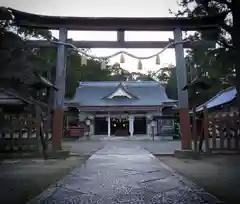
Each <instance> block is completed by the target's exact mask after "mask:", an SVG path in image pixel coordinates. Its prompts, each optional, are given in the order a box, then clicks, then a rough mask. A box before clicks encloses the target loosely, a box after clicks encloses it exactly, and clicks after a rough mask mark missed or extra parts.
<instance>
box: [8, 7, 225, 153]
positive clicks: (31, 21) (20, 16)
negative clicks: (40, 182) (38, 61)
mask: <svg viewBox="0 0 240 204" xmlns="http://www.w3.org/2000/svg"><path fill="white" fill-rule="evenodd" d="M7 9H9V10H11V12H12V14H13V15H14V23H15V25H17V26H21V27H33V28H39V29H54V30H59V42H60V43H52V42H50V41H42V40H38V41H27V42H26V46H29V47H57V61H56V80H55V86H56V87H57V88H58V91H55V93H54V116H53V133H52V134H53V135H52V142H53V149H54V150H60V149H61V140H62V135H63V117H64V95H65V78H66V47H67V45H66V44H67V43H71V44H73V45H74V46H75V47H79V48H165V47H166V46H167V45H168V44H169V42H168V41H146V42H144V41H141V42H138V41H125V39H124V37H125V36H124V32H125V31H173V33H174V41H175V42H181V41H182V40H183V39H182V31H197V30H211V29H216V28H217V27H218V26H219V25H220V24H221V23H222V22H223V20H224V19H225V17H226V13H221V14H218V15H215V16H207V17H206V16H205V17H193V18H188V17H181V18H175V17H168V18H160V17H159V18H89V17H88V18H87V17H60V16H43V15H36V14H31V13H26V12H22V11H18V10H15V9H11V8H7ZM68 30H81V31H83V30H87V31H117V41H111V42H109V41H75V42H74V41H69V39H68V38H67V33H68ZM192 46H193V44H192V43H176V44H174V46H171V47H172V48H174V49H175V55H176V70H177V86H178V108H179V116H180V131H181V146H182V150H191V148H192V147H191V146H192V145H191V134H190V125H189V110H188V92H187V90H183V88H184V87H185V86H186V84H187V75H186V69H185V59H184V48H191V47H192Z"/></svg>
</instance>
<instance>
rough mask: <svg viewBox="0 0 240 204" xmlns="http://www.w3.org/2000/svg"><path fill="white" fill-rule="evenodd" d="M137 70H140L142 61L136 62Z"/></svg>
mask: <svg viewBox="0 0 240 204" xmlns="http://www.w3.org/2000/svg"><path fill="white" fill-rule="evenodd" d="M138 69H139V70H142V61H141V60H139V61H138Z"/></svg>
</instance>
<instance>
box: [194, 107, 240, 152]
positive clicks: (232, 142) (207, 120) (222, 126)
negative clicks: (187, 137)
mask: <svg viewBox="0 0 240 204" xmlns="http://www.w3.org/2000/svg"><path fill="white" fill-rule="evenodd" d="M193 118H194V120H193V123H192V135H193V136H192V139H193V143H194V145H193V146H194V150H195V151H199V150H200V149H199V145H197V144H199V143H200V142H201V140H202V142H203V147H202V150H203V151H205V152H214V151H224V150H227V151H239V150H240V142H239V140H240V116H239V114H238V113H219V114H212V113H211V115H209V114H208V110H207V108H204V111H203V117H202V118H201V120H202V121H201V128H200V130H199V129H198V127H196V126H197V124H196V120H195V118H196V117H195V115H194V116H193Z"/></svg>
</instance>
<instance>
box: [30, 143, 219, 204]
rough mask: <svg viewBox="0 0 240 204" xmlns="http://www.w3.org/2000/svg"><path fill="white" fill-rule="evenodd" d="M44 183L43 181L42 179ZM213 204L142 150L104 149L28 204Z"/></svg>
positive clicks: (198, 189)
mask: <svg viewBox="0 0 240 204" xmlns="http://www.w3.org/2000/svg"><path fill="white" fill-rule="evenodd" d="M43 179H44V178H43ZM30 203H31V204H52V203H58V204H63V203H64V204H70V203H71V204H74V203H76V204H85V203H86V204H88V203H92V204H95V203H96V204H119V203H126V204H127V203H133V204H137V203H140V204H144V203H147V204H150V203H151V204H202V203H204V204H217V203H220V202H218V200H217V199H216V198H215V197H213V196H211V195H210V194H208V193H206V192H204V191H203V190H202V189H200V188H198V187H197V186H195V185H194V184H193V183H191V182H189V181H187V180H186V179H184V178H182V177H180V176H179V175H177V174H176V173H174V172H173V171H172V170H171V169H169V168H168V167H166V166H165V165H164V164H162V163H161V162H160V161H159V160H158V159H157V158H155V157H154V156H153V155H152V154H150V153H148V152H147V151H146V150H144V149H142V148H140V147H135V148H132V147H131V148H130V147H127V146H122V147H120V146H119V145H118V146H113V145H107V146H105V147H104V148H103V149H101V150H99V151H97V152H96V154H94V155H93V156H92V157H91V158H90V159H89V160H88V161H87V163H86V164H85V165H84V166H82V167H80V168H77V169H75V170H74V171H72V172H71V174H69V175H68V176H67V177H66V178H65V179H64V180H62V181H60V182H58V183H57V184H56V185H54V186H52V187H51V188H49V189H47V190H46V191H44V192H43V193H42V194H41V195H39V196H38V197H36V198H34V199H33V200H31V201H30V202H29V204H30Z"/></svg>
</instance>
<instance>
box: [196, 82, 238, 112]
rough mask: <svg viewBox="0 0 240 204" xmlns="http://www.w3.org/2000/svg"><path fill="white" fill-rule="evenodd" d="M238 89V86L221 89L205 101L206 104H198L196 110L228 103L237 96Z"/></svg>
mask: <svg viewBox="0 0 240 204" xmlns="http://www.w3.org/2000/svg"><path fill="white" fill-rule="evenodd" d="M236 94H237V90H236V87H235V86H234V87H230V88H227V89H225V90H223V91H220V92H219V93H218V94H217V95H215V96H214V97H213V98H211V99H210V100H208V101H207V102H205V103H204V104H202V105H200V106H198V107H197V108H196V111H197V112H199V111H202V110H203V108H204V106H206V107H207V108H208V109H209V108H215V107H218V106H221V105H224V104H226V103H229V102H231V101H233V100H234V99H235V98H236Z"/></svg>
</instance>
